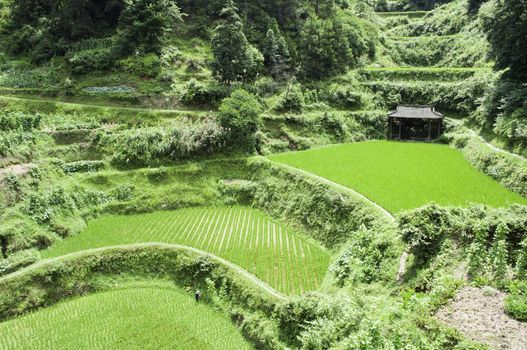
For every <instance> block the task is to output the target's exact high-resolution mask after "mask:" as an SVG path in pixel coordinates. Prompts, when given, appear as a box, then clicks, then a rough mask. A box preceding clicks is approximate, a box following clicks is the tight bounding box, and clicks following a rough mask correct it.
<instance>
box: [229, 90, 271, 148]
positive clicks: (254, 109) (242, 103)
mask: <svg viewBox="0 0 527 350" xmlns="http://www.w3.org/2000/svg"><path fill="white" fill-rule="evenodd" d="M260 113H262V106H261V104H260V102H259V101H258V99H257V98H256V96H254V95H252V94H250V93H249V92H247V91H245V90H242V89H238V90H236V91H234V92H233V93H232V94H231V96H230V97H228V98H226V99H225V100H223V102H222V103H221V106H220V109H219V120H220V125H221V126H222V127H223V128H224V129H225V131H226V134H227V140H228V143H229V145H230V146H231V148H238V149H242V150H247V151H253V150H254V148H255V143H256V139H255V135H256V132H257V131H258V128H259V126H260V123H261V120H260Z"/></svg>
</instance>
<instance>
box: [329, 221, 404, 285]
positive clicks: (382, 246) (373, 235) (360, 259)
mask: <svg viewBox="0 0 527 350" xmlns="http://www.w3.org/2000/svg"><path fill="white" fill-rule="evenodd" d="M401 250H402V249H400V247H399V244H398V243H397V242H396V240H395V239H394V238H393V232H392V228H391V227H389V226H385V227H381V228H379V229H375V230H373V229H370V230H368V229H365V228H363V229H361V230H359V231H357V232H356V233H355V234H354V235H353V238H352V239H351V240H350V244H349V245H347V246H346V249H345V250H344V251H343V252H342V253H341V254H340V255H339V257H338V258H337V260H336V261H335V262H334V264H333V265H332V266H331V268H330V270H331V272H333V274H334V275H335V277H336V279H337V284H339V285H341V286H342V285H344V283H345V282H347V281H350V282H351V283H352V284H354V283H372V282H375V281H379V280H380V281H390V280H392V279H393V266H395V263H396V261H397V259H398V258H399V256H400V253H401Z"/></svg>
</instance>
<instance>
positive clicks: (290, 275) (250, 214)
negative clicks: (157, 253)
mask: <svg viewBox="0 0 527 350" xmlns="http://www.w3.org/2000/svg"><path fill="white" fill-rule="evenodd" d="M146 242H158V243H167V244H177V245H182V246H186V247H194V248H197V249H199V250H201V251H204V252H208V253H211V254H213V255H215V256H218V257H221V258H223V259H226V260H228V261H230V262H232V263H234V264H237V265H238V266H240V267H242V268H243V269H245V270H246V271H248V272H250V273H252V274H254V275H255V276H257V277H258V278H259V279H261V280H263V281H265V282H266V283H268V284H269V285H270V286H272V287H273V288H275V289H277V290H279V291H281V292H283V293H285V294H288V295H299V294H303V293H305V292H307V291H311V290H317V289H318V288H319V287H320V284H321V283H322V281H323V279H324V276H325V275H326V273H327V269H328V265H329V260H330V256H329V254H328V252H327V251H326V250H325V249H324V248H322V247H321V246H320V244H318V242H314V240H312V239H308V238H307V237H306V235H304V234H300V233H299V232H296V230H292V229H291V228H290V227H288V226H287V225H284V224H283V223H281V222H279V221H278V220H274V219H272V218H271V217H269V216H268V215H265V214H264V213H262V212H260V211H259V210H257V209H255V208H251V207H248V206H214V207H192V208H181V209H178V210H170V211H168V210H163V211H154V212H151V213H144V214H137V215H118V216H116V215H110V216H102V217H100V218H96V219H94V220H91V221H90V222H89V223H88V225H87V227H86V229H85V230H84V231H82V232H81V233H79V234H77V235H75V236H72V237H69V238H66V239H64V240H63V241H61V242H58V243H56V244H55V245H54V246H53V247H50V248H49V249H47V250H44V251H43V252H42V257H43V258H53V257H56V256H61V255H65V254H69V253H73V252H76V251H83V250H86V249H93V248H101V247H106V246H116V245H121V244H135V243H146Z"/></svg>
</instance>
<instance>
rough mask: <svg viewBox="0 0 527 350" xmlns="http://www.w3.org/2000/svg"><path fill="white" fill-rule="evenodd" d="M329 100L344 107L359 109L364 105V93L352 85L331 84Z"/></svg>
mask: <svg viewBox="0 0 527 350" xmlns="http://www.w3.org/2000/svg"><path fill="white" fill-rule="evenodd" d="M328 100H329V102H330V103H332V104H333V105H336V106H338V107H343V108H352V109H357V108H360V107H362V106H363V104H364V101H363V98H362V94H361V93H360V92H357V91H356V89H354V88H353V87H350V86H342V85H338V84H333V85H331V87H330V89H329V93H328Z"/></svg>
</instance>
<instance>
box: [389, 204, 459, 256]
mask: <svg viewBox="0 0 527 350" xmlns="http://www.w3.org/2000/svg"><path fill="white" fill-rule="evenodd" d="M398 225H399V234H400V235H401V239H402V240H403V242H404V243H406V245H407V246H408V248H409V249H410V252H411V253H413V254H414V255H415V256H416V258H417V259H418V260H419V262H421V263H424V262H426V261H428V260H429V259H430V258H431V257H433V256H435V254H437V252H438V249H439V246H440V244H441V242H442V240H443V239H444V238H445V235H444V234H445V228H446V227H449V226H450V222H449V215H448V211H447V210H446V209H445V208H441V207H438V206H437V205H428V206H425V207H423V208H420V209H416V210H414V211H411V212H405V213H402V214H401V215H400V216H399V218H398Z"/></svg>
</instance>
